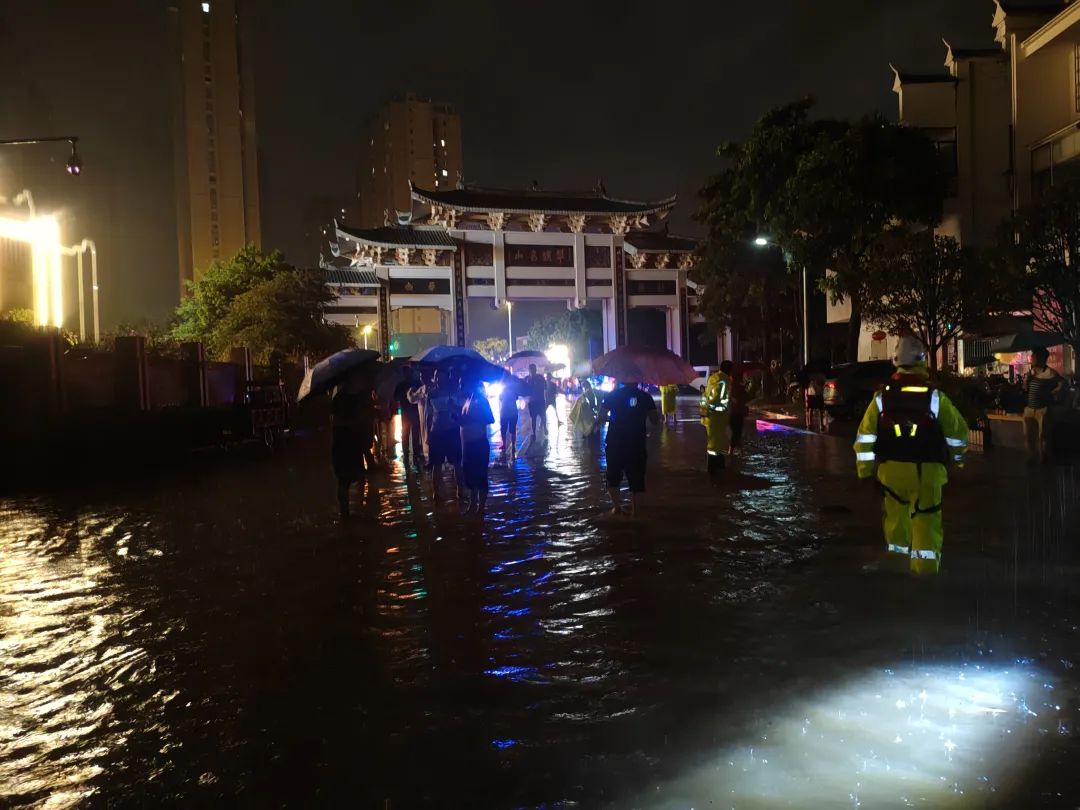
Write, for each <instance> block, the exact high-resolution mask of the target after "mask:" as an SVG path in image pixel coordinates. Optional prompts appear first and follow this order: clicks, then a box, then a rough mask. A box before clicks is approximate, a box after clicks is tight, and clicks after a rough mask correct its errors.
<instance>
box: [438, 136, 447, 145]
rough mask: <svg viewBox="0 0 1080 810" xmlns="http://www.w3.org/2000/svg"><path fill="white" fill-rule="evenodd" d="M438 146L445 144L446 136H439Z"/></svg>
mask: <svg viewBox="0 0 1080 810" xmlns="http://www.w3.org/2000/svg"><path fill="white" fill-rule="evenodd" d="M439 146H446V138H439Z"/></svg>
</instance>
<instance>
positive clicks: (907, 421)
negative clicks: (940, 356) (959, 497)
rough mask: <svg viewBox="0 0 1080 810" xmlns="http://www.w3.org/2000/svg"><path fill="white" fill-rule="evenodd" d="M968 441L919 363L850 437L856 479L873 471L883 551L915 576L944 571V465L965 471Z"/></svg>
mask: <svg viewBox="0 0 1080 810" xmlns="http://www.w3.org/2000/svg"><path fill="white" fill-rule="evenodd" d="M920 431H921V432H920ZM967 440H968V426H967V422H965V421H964V417H963V416H961V415H960V412H959V411H958V410H957V409H956V406H955V405H953V404H952V402H951V401H950V400H949V398H948V397H947V396H946V395H945V394H944V393H942V392H941V391H940V390H938V389H937V388H936V387H935V386H934V385H933V384H932V383H930V381H929V376H928V373H927V370H926V366H925V365H921V364H920V365H918V366H904V367H902V368H900V369H898V370H897V373H896V374H895V375H893V378H892V379H891V380H890V381H889V382H888V383H887V384H886V385H885V387H884V388H882V389H881V390H880V391H879V392H878V393H877V394H876V395H875V397H874V399H873V400H872V401H871V402H870V405H869V407H867V409H866V413H865V414H864V415H863V418H862V422H860V423H859V429H858V435H857V436H856V437H855V463H856V466H857V469H858V474H859V478H870V477H871V476H872V475H874V470H875V467H876V468H877V480H878V482H879V483H880V484H881V488H882V490H883V491H884V498H885V509H884V530H885V543H886V548H887V550H888V551H889V552H890V553H894V554H903V555H904V556H907V557H909V558H910V559H911V571H912V573H916V574H931V573H937V571H938V569H939V567H940V565H941V549H942V545H943V544H944V541H945V537H944V531H943V529H942V521H941V491H942V488H943V487H944V486H945V484H946V482H947V481H948V480H949V475H948V471H947V468H946V463H952V464H955V465H956V466H957V467H963V466H964V453H965V452H966V451H967Z"/></svg>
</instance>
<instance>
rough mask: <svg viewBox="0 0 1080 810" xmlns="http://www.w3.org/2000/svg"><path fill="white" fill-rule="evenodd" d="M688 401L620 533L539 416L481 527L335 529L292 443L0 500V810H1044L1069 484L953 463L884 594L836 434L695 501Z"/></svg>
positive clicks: (596, 485) (310, 463)
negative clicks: (932, 511)
mask: <svg viewBox="0 0 1080 810" xmlns="http://www.w3.org/2000/svg"><path fill="white" fill-rule="evenodd" d="M691 407H692V406H691V405H690V403H687V409H688V410H687V420H686V421H683V422H681V423H680V424H679V425H678V427H676V428H674V429H672V428H667V429H664V430H658V431H656V435H655V436H654V437H652V438H651V439H650V441H651V451H650V452H651V457H650V474H649V489H650V492H649V495H648V504H647V512H646V514H645V516H644V517H643V518H642V519H641V520H640V521H638V522H630V521H628V520H625V519H614V520H612V519H608V518H606V517H605V516H604V510H605V508H606V506H605V503H604V488H603V482H602V477H601V463H602V457H601V455H600V453H599V451H598V450H597V449H596V448H594V447H590V446H589V445H587V444H585V443H582V442H581V441H579V440H577V439H575V438H572V437H570V436H568V435H567V433H566V430H565V428H563V429H562V430H561V431H560V430H558V429H557V427H556V425H555V424H554V422H553V421H552V423H551V425H550V427H551V436H550V439H549V442H548V445H547V446H546V448H545V449H544V450H543V451H542V452H539V453H535V454H534V455H531V456H527V457H525V458H522V459H520V460H519V461H518V462H517V463H516V464H515V465H514V466H513V467H511V468H510V469H497V470H494V471H493V473H492V482H493V489H492V495H491V499H490V501H489V513H488V516H487V519H486V520H485V521H484V522H480V521H478V520H476V519H474V518H469V517H463V516H461V515H460V514H459V510H458V508H457V505H456V504H454V503H453V502H450V503H447V504H440V505H438V506H435V505H433V504H432V503H430V501H429V500H428V496H427V489H426V486H424V482H423V480H422V479H419V478H417V477H416V476H413V475H411V474H408V475H407V474H405V472H404V471H403V469H402V467H401V465H400V463H398V464H396V465H395V467H394V468H393V469H392V470H391V471H389V472H387V473H384V474H381V475H378V476H376V477H374V479H373V480H372V481H371V482H369V484H368V486H367V487H366V488H365V490H364V491H362V492H360V493H357V495H356V497H355V503H354V510H355V511H356V513H357V515H358V516H357V517H356V518H355V519H354V520H353V521H352V522H351V523H349V524H347V525H344V526H340V525H339V524H338V522H337V520H336V505H335V500H334V485H333V479H332V476H331V473H330V470H329V463H328V459H329V450H328V438H327V437H326V436H325V435H316V436H312V437H307V438H303V439H300V440H297V441H296V442H294V443H293V445H292V446H290V447H288V448H286V449H285V450H282V451H279V453H278V454H277V455H276V456H275V457H272V458H271V459H270V460H269V461H268V459H267V457H266V456H259V457H257V458H254V459H252V458H238V459H236V460H235V462H234V463H228V464H220V463H219V464H213V465H207V467H206V469H205V470H204V471H202V472H201V473H199V474H197V475H196V474H191V473H184V474H174V475H164V474H162V475H160V476H158V477H155V476H148V477H146V478H144V479H142V480H140V481H138V482H134V483H133V482H130V481H129V482H125V483H123V484H113V485H106V484H94V483H91V482H87V484H86V485H85V487H81V488H70V489H66V490H64V491H60V492H53V493H50V494H48V495H41V496H37V497H31V496H19V497H14V498H9V499H7V500H2V499H0V660H2V661H3V668H2V670H0V806H15V807H19V806H24V805H29V806H40V807H47V808H66V807H75V806H98V805H106V804H108V805H109V806H117V807H119V806H161V805H184V806H188V805H199V806H204V805H206V806H211V805H212V806H235V805H245V806H259V807H275V806H327V805H334V806H341V805H348V804H353V805H361V806H369V805H377V806H380V807H391V808H392V807H398V806H414V805H415V804H416V803H418V802H419V803H424V802H426V803H431V804H439V805H461V804H471V805H472V806H482V807H541V806H542V807H617V808H630V807H642V808H645V807H649V808H688V807H699V808H700V807H723V808H727V807H734V808H761V807H809V808H827V807H859V806H865V807H903V806H926V807H1021V806H1023V807H1059V806H1060V807H1073V806H1075V805H1076V804H1077V802H1078V801H1080V772H1078V771H1077V769H1076V767H1075V764H1074V763H1075V762H1076V761H1077V760H1076V757H1077V754H1078V753H1080V744H1078V742H1080V741H1078V739H1077V731H1076V727H1077V722H1078V721H1080V714H1078V713H1080V678H1078V676H1077V670H1076V668H1075V665H1076V664H1077V663H1078V662H1080V645H1078V635H1080V629H1078V628H1080V604H1078V599H1077V596H1076V593H1077V589H1076V585H1075V583H1076V580H1077V574H1078V573H1080V567H1078V565H1077V551H1076V550H1077V541H1078V537H1077V534H1078V529H1077V526H1078V521H1077V519H1076V518H1077V515H1076V510H1077V506H1078V503H1077V502H1078V498H1077V492H1078V480H1077V477H1076V475H1075V473H1073V472H1072V471H1070V470H1046V471H1039V470H1036V471H1027V470H1025V469H1024V468H1023V465H1022V464H1018V463H1017V460H1016V458H1015V457H1013V456H1011V455H1009V454H1008V453H1005V452H1000V451H999V452H998V453H994V454H991V455H988V456H986V457H985V458H975V459H973V460H972V462H971V463H970V464H969V465H968V469H967V470H965V471H964V472H963V473H961V474H960V475H958V476H957V477H956V480H955V481H954V482H953V483H952V484H951V485H950V487H949V489H948V490H947V500H946V506H945V521H946V529H947V539H946V546H945V569H946V570H945V573H944V574H943V575H942V576H941V577H939V578H938V579H936V580H929V581H927V580H918V581H917V580H913V579H911V578H909V577H907V576H905V575H903V574H898V573H896V572H895V571H891V570H889V567H888V566H887V565H882V564H881V562H882V555H881V553H880V550H881V546H882V541H881V540H880V534H879V529H878V527H877V513H878V509H879V507H878V504H877V495H876V493H875V492H873V491H872V490H868V489H865V488H861V487H860V486H859V485H857V484H856V483H855V482H854V464H853V461H852V458H851V452H850V441H849V440H846V439H842V438H837V437H829V436H818V435H813V434H806V433H805V432H799V431H793V430H784V429H776V428H775V427H774V426H773V425H771V424H769V423H765V422H760V423H758V425H757V427H758V430H757V431H754V430H753V427H754V424H753V422H751V423H750V424H749V425H748V433H747V438H746V445H747V446H746V449H745V453H744V455H743V456H742V457H741V459H740V460H739V461H738V462H737V469H738V472H737V473H733V474H731V475H729V476H728V480H727V481H726V482H725V483H723V484H721V485H720V486H711V485H710V484H709V483H708V482H707V481H706V480H705V479H704V476H703V475H702V473H701V471H700V470H701V467H702V466H703V459H702V458H701V456H702V452H703V451H702V447H703V432H702V429H701V427H700V426H699V425H697V424H695V423H694V422H693V421H692V419H690V418H689V417H690V410H689V409H690V408H691Z"/></svg>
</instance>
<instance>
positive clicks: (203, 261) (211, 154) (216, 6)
mask: <svg viewBox="0 0 1080 810" xmlns="http://www.w3.org/2000/svg"><path fill="white" fill-rule="evenodd" d="M245 5H246V4H245V3H244V2H243V0H210V2H200V0H174V2H173V3H172V4H171V6H170V14H171V25H172V29H173V42H174V45H175V59H176V61H177V69H176V72H175V75H176V77H177V80H176V87H175V88H174V93H175V96H174V98H175V110H174V128H175V131H174V134H173V137H174V155H175V177H176V219H177V241H178V243H179V263H180V286H181V291H183V288H184V284H185V282H187V281H191V280H194V279H197V278H198V277H199V275H200V274H202V273H203V272H204V271H205V270H206V269H207V268H208V267H209V266H210V264H211V263H212V262H213V261H214V260H215V259H220V258H225V257H228V256H231V255H233V254H234V253H236V252H237V251H238V250H240V248H242V247H243V246H244V245H246V244H248V243H249V242H254V243H255V244H256V245H258V244H259V242H260V239H261V234H260V225H259V176H258V160H257V157H258V156H257V153H256V140H255V88H254V86H253V82H252V70H251V56H252V43H251V38H250V37H251V33H250V28H251V25H250V20H249V19H248V17H247V14H248V13H249V12H248V9H247V8H246V7H245Z"/></svg>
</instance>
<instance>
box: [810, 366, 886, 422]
mask: <svg viewBox="0 0 1080 810" xmlns="http://www.w3.org/2000/svg"><path fill="white" fill-rule="evenodd" d="M895 371H896V366H894V365H893V364H892V361H891V360H868V361H866V362H862V363H842V364H841V365H838V366H833V369H832V374H831V376H830V377H829V378H828V379H827V380H826V381H825V410H826V411H828V413H829V416H831V417H832V418H833V419H861V418H862V415H863V413H864V412H865V411H866V407H867V406H868V405H869V404H870V400H871V399H873V398H874V392H875V391H877V389H878V388H880V387H881V386H882V385H884V384H885V382H886V381H887V380H888V379H889V377H891V376H892V375H893V373H894V372H895Z"/></svg>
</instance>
